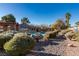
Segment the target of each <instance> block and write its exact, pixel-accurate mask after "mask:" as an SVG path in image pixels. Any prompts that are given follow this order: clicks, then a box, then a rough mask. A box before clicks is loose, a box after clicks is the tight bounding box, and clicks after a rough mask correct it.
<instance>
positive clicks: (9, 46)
mask: <svg viewBox="0 0 79 59" xmlns="http://www.w3.org/2000/svg"><path fill="white" fill-rule="evenodd" d="M34 46H35V41H34V40H33V38H31V37H30V36H28V35H27V34H25V33H17V34H15V35H14V37H13V38H12V39H11V40H9V42H7V43H5V45H4V49H5V51H6V53H8V54H10V55H15V56H16V55H20V54H26V53H28V52H29V51H30V50H31V49H32V48H33V47H34Z"/></svg>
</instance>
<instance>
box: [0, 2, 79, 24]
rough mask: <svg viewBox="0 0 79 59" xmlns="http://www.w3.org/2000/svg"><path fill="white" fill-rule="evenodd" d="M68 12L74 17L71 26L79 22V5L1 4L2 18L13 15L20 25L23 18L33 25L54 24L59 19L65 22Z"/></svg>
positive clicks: (0, 14) (0, 12)
mask: <svg viewBox="0 0 79 59" xmlns="http://www.w3.org/2000/svg"><path fill="white" fill-rule="evenodd" d="M66 12H70V13H71V15H72V17H71V19H70V24H72V25H74V23H75V22H77V21H79V4H68V3H65V4H64V3H63V4H62V3H60V4H58V3H43V4H42V3H39V4H38V3H25V4H24V3H23V4H22V3H16V4H15V3H6V4H5V3H4V4H3V3H2V4H1V3H0V18H1V17H2V16H4V15H6V14H13V15H14V16H15V17H16V20H17V22H19V23H20V20H21V18H22V17H28V18H29V20H30V22H31V23H32V24H52V23H54V22H55V21H56V20H57V19H63V20H65V14H66Z"/></svg>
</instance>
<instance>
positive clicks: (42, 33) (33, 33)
mask: <svg viewBox="0 0 79 59" xmlns="http://www.w3.org/2000/svg"><path fill="white" fill-rule="evenodd" d="M30 33H31V34H32V35H35V34H36V33H37V32H30ZM38 33H40V34H41V35H44V34H45V32H38Z"/></svg>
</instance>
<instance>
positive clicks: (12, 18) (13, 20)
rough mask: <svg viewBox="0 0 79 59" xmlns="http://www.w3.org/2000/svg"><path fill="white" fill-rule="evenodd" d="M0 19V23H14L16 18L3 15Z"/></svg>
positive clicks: (10, 15)
mask: <svg viewBox="0 0 79 59" xmlns="http://www.w3.org/2000/svg"><path fill="white" fill-rule="evenodd" d="M1 19H2V20H1V21H5V22H16V18H15V17H14V15H12V14H8V15H5V16H3V17H1Z"/></svg>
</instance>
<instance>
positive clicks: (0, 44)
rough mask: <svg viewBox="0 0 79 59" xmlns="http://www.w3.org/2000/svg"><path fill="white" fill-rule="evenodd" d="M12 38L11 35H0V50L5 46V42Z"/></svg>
mask: <svg viewBox="0 0 79 59" xmlns="http://www.w3.org/2000/svg"><path fill="white" fill-rule="evenodd" d="M12 37H13V36H12V35H11V34H8V33H6V34H4V33H1V34H0V48H3V45H4V44H5V42H7V41H9V40H10V39H11V38H12Z"/></svg>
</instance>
